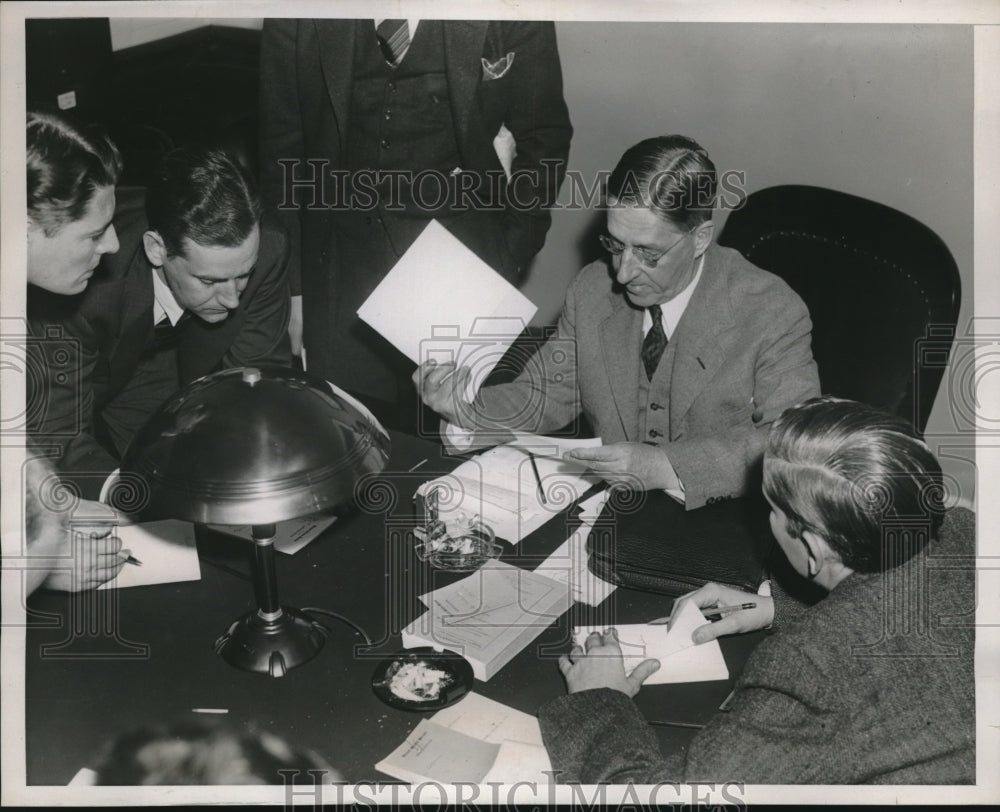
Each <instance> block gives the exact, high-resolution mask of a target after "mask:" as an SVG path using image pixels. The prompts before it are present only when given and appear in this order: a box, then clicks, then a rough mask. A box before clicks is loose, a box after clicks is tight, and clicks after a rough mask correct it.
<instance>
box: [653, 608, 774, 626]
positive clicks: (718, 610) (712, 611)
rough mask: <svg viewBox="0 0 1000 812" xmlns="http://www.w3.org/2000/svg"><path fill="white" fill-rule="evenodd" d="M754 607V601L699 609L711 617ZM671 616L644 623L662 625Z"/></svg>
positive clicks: (667, 621) (668, 620)
mask: <svg viewBox="0 0 1000 812" xmlns="http://www.w3.org/2000/svg"><path fill="white" fill-rule="evenodd" d="M756 608H757V604H756V603H739V604H735V605H733V606H706V607H705V608H704V609H701V610H700V611H701V613H702V614H703V615H705V617H712V615H721V614H723V613H725V612H742V611H743V610H744V609H756ZM671 617H673V615H672V614H670V615H667V616H666V617H658V618H656V620H650V621H647V623H646V625H647V626H664V625H666V624H667V623H669V622H670V618H671Z"/></svg>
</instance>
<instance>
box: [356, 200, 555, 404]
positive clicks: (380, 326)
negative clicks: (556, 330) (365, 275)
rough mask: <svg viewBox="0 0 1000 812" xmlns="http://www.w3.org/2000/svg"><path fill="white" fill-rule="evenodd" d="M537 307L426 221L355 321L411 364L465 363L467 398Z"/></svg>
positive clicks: (439, 227)
mask: <svg viewBox="0 0 1000 812" xmlns="http://www.w3.org/2000/svg"><path fill="white" fill-rule="evenodd" d="M536 310H537V308H536V307H535V305H534V304H532V302H531V300H529V299H528V298H527V297H525V295H524V294H523V293H521V292H520V291H519V290H518V289H517V288H515V287H514V286H513V285H511V284H510V283H509V282H508V281H507V280H505V279H504V278H503V277H502V276H500V274H498V273H497V272H496V271H494V270H493V269H492V268H491V267H490V266H489V265H487V264H486V263H485V262H483V261H482V260H481V259H480V258H479V257H477V256H476V255H475V254H474V253H473V252H472V251H471V250H470V249H469V248H467V247H466V246H465V244H464V243H462V242H461V240H459V239H458V238H457V237H455V236H453V235H452V234H451V232H450V231H448V229H446V228H445V227H444V226H442V225H441V224H440V223H438V222H437V221H436V220H431V221H430V222H429V223H428V224H427V227H426V228H425V229H424V230H423V232H421V234H420V236H419V237H417V239H416V240H415V241H414V242H413V245H411V246H410V247H409V249H408V250H407V251H406V253H405V254H403V256H402V257H400V259H399V261H398V262H397V263H396V264H395V266H393V268H392V270H391V271H389V273H388V274H387V275H386V277H385V279H383V280H382V281H381V282H380V283H379V285H378V287H377V288H375V290H374V291H372V293H371V295H370V296H369V297H368V299H367V300H366V301H365V303H364V304H362V305H361V307H360V308H359V309H358V316H359V317H360V318H361V319H363V320H364V321H365V322H367V323H368V324H369V325H371V327H373V328H374V329H375V330H377V331H378V332H379V333H380V334H381V335H382V336H383V337H384V338H386V339H387V340H388V341H389V342H390V343H391V344H393V346H395V347H396V349H398V350H399V351H400V352H402V353H403V354H404V355H406V356H407V357H408V358H409V359H410V360H411V361H413V362H414V363H415V364H421V363H423V362H425V361H429V360H435V361H437V362H438V363H448V362H454V363H456V364H457V365H458V366H460V367H461V366H469V367H470V368H471V369H472V377H471V379H470V382H469V387H468V389H467V390H466V392H465V396H466V399H467V400H469V401H471V400H472V398H473V397H475V394H476V392H477V391H478V390H479V387H480V386H481V385H482V383H483V381H484V380H485V379H486V376H487V375H489V373H490V372H491V371H492V369H493V367H495V366H496V364H497V362H498V361H499V360H500V359H501V357H503V354H504V353H505V352H506V351H507V348H508V347H509V346H510V345H511V344H512V343H513V342H514V339H515V338H517V337H518V335H519V334H520V333H521V331H522V330H523V329H524V328H525V326H526V325H527V324H528V322H529V321H530V320H531V318H532V316H534V315H535V311H536Z"/></svg>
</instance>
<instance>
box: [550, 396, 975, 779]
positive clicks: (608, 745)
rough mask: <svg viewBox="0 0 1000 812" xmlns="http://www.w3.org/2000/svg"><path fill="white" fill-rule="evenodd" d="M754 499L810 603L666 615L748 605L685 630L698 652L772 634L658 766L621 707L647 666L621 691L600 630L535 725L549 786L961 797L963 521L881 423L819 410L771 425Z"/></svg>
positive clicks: (970, 757) (617, 654)
mask: <svg viewBox="0 0 1000 812" xmlns="http://www.w3.org/2000/svg"><path fill="white" fill-rule="evenodd" d="M764 494H765V496H767V499H768V501H769V502H770V504H771V511H772V512H771V529H772V531H773V533H774V536H775V538H776V539H777V540H778V543H779V544H780V546H781V549H782V551H783V552H784V553H785V555H786V556H787V558H788V561H789V563H790V564H791V566H792V568H794V570H795V573H797V575H798V576H799V578H797V579H796V580H799V581H800V582H801V581H802V579H808V580H809V581H810V582H812V584H813V585H814V586H815V588H816V589H817V591H819V592H820V593H821V594H822V595H823V597H822V599H821V600H819V601H818V602H816V603H815V604H814V605H811V606H804V605H803V604H802V603H800V602H797V601H793V600H792V599H791V598H790V597H789V595H788V594H786V593H785V592H784V591H782V590H781V589H780V588H776V589H775V592H774V598H773V600H772V598H768V597H764V596H759V595H750V594H747V593H743V592H741V591H739V590H736V589H732V588H730V587H725V586H720V585H719V584H708V585H706V586H704V587H702V588H701V589H699V590H697V591H695V592H693V593H691V594H690V595H688V596H686V597H685V598H682V599H681V600H691V601H694V602H695V603H696V604H697V605H698V606H700V607H709V606H720V605H734V604H735V605H741V604H743V603H744V602H746V603H752V604H755V606H754V608H752V609H748V610H743V611H734V612H732V613H725V616H724V617H723V618H722V619H721V620H719V621H718V622H717V623H713V624H710V625H705V626H702V627H701V628H698V629H696V630H695V632H694V633H693V635H692V639H693V640H694V642H695V643H696V644H697V643H701V642H705V641H706V640H709V639H712V638H714V637H718V636H719V635H722V634H732V633H734V632H746V631H752V630H754V629H761V628H765V627H768V626H769V625H771V627H772V629H773V634H772V635H771V636H769V637H767V638H766V639H765V640H764V641H763V642H762V643H761V644H760V645H759V646H758V647H757V649H756V650H755V651H754V652H753V654H752V655H751V656H750V658H749V660H747V663H746V666H745V667H744V669H743V672H742V674H741V675H740V677H739V679H738V680H737V683H736V689H735V691H734V692H733V695H732V698H731V701H728V702H727V703H726V705H727V710H726V711H725V712H721V713H717V714H716V715H715V716H714V717H713V718H712V719H711V721H710V722H709V723H708V725H707V726H706V727H705V728H704V729H702V730H701V731H699V732H698V734H697V735H696V736H695V737H694V739H693V740H692V741H691V743H690V744H689V745H688V746H687V748H685V749H684V750H683V751H682V752H678V753H675V754H672V755H671V756H670V758H668V759H664V758H663V757H662V756H661V755H660V753H659V748H658V745H657V742H656V738H655V737H654V736H653V735H652V733H651V732H650V730H649V728H648V727H647V726H646V723H645V720H644V719H643V717H642V715H641V714H640V713H639V711H638V709H637V707H636V706H635V705H634V704H633V702H632V701H631V699H629V697H631V696H634V695H635V694H636V693H637V692H638V690H639V687H640V685H641V683H642V682H643V681H644V680H645V679H646V678H647V677H648V676H649V675H650V674H652V673H654V672H655V671H656V670H657V668H658V665H659V664H658V663H657V661H656V660H646V661H645V662H643V663H642V664H640V665H638V666H637V667H636V668H635V670H634V671H633V672H632V673H631V674H630V675H626V674H625V671H624V668H623V665H622V656H621V650H620V648H619V646H618V642H617V639H616V636H615V633H614V630H608V631H607V632H605V633H604V634H603V635H602V634H600V633H596V632H595V633H594V634H592V635H590V637H589V638H588V640H587V641H586V646H585V648H586V651H584V648H583V647H580V646H575V647H574V648H573V649H572V650H571V651H570V653H569V656H568V657H563V658H562V659H561V660H560V663H559V667H560V670H561V671H562V673H563V676H564V677H565V678H566V684H567V686H568V688H569V692H570V693H569V695H568V696H565V697H560V698H559V699H557V700H555V701H554V702H552V703H550V704H549V705H547V706H545V707H543V708H542V710H541V712H540V714H539V720H540V723H541V728H542V736H543V738H544V740H545V746H546V748H547V749H548V751H549V755H550V757H551V759H552V766H553V769H554V770H555V771H556V772H557V777H558V780H560V781H573V782H576V781H579V782H582V783H585V784H591V783H603V782H609V783H626V782H632V783H636V784H654V783H660V782H683V781H705V782H715V781H736V782H741V783H747V784H792V783H802V784H862V783H877V784H959V783H972V782H974V781H975V780H976V748H975V744H976V740H975V721H976V712H975V708H976V702H975V669H974V664H975V663H974V660H975V622H974V619H973V612H974V610H975V605H976V595H975V570H974V566H973V565H974V562H975V517H974V516H973V514H972V513H971V512H970V511H968V510H965V509H962V508H956V509H953V510H951V511H948V513H947V515H946V514H945V511H944V506H943V504H942V494H943V487H942V476H941V467H940V466H939V465H938V462H937V460H936V459H935V458H934V455H933V454H932V453H931V452H930V449H928V447H927V446H926V445H925V444H924V443H923V442H922V441H920V440H918V439H917V438H916V437H915V435H914V432H913V429H912V427H910V426H909V425H908V424H907V423H906V422H905V421H903V420H901V419H899V418H897V417H895V416H892V415H888V414H885V413H883V412H880V411H878V410H876V409H873V408H871V407H868V406H864V405H862V404H860V403H855V402H852V401H841V400H835V399H832V398H817V399H815V400H811V401H809V402H807V403H804V404H802V405H801V406H797V407H795V408H792V409H789V410H788V411H787V412H785V414H784V415H782V416H781V417H780V418H779V420H778V421H777V422H776V423H775V424H774V427H773V429H772V430H771V435H770V439H769V442H768V445H767V451H766V454H765V457H764ZM776 586H778V587H780V586H781V584H777V585H776ZM787 586H794V584H792V583H788V584H787ZM675 611H676V609H675ZM772 624H773V625H772Z"/></svg>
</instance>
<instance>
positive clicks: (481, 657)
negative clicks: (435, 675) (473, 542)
mask: <svg viewBox="0 0 1000 812" xmlns="http://www.w3.org/2000/svg"><path fill="white" fill-rule="evenodd" d="M421 600H422V601H423V602H424V603H425V604H426V605H427V606H428V611H427V612H425V613H424V614H423V615H421V616H420V617H418V618H417V619H416V620H415V621H413V622H412V623H411V624H410V625H409V626H407V627H406V628H405V629H403V646H404V647H405V648H416V647H418V646H431V647H433V648H436V649H449V650H450V651H454V652H456V653H458V654H461V655H462V656H463V657H465V659H467V660H468V661H469V662H470V663H471V664H472V671H473V673H474V674H475V676H476V679H478V680H482V681H483V682H485V681H486V680H488V679H490V678H491V677H492V676H493V675H494V674H496V673H497V671H499V670H500V669H501V668H503V667H504V666H505V665H506V664H507V663H509V662H510V661H511V660H512V659H513V658H514V657H515V656H516V655H517V654H518V652H520V651H521V650H522V649H524V647H525V646H527V645H528V644H529V643H531V641H532V640H534V639H535V638H536V637H538V635H540V634H541V633H542V632H543V631H545V629H547V628H548V627H549V626H551V625H552V623H553V622H555V621H556V620H557V619H558V618H559V616H560V615H561V614H562V613H563V612H565V611H566V610H567V609H568V608H569V605H570V600H569V594H568V590H567V589H566V585H565V584H562V583H559V582H558V581H554V580H552V579H551V578H547V577H545V576H544V575H539V574H537V573H534V572H529V571H527V570H522V569H519V568H518V567H514V566H511V565H510V564H506V563H503V562H501V561H495V560H494V561H488V562H487V563H486V564H484V565H483V567H482V568H481V569H480V570H478V571H477V572H474V573H473V574H472V575H470V576H468V577H467V578H463V579H462V580H460V581H455V582H454V583H452V584H449V585H448V586H446V587H442V588H441V589H437V590H435V591H434V592H431V593H429V594H427V595H423V596H421Z"/></svg>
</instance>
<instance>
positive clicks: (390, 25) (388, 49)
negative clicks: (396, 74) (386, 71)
mask: <svg viewBox="0 0 1000 812" xmlns="http://www.w3.org/2000/svg"><path fill="white" fill-rule="evenodd" d="M375 33H376V34H377V35H378V47H379V48H381V49H382V56H384V57H385V61H386V62H388V63H389V64H390V65H392V66H393V67H396V66H397V65H398V64H399V61H400V60H401V59H402V58H403V54H405V53H406V49H407V48H409V47H410V30H409V28H408V27H407V25H406V20H382V22H380V23H379V24H378V27H377V28H376V29H375Z"/></svg>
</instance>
